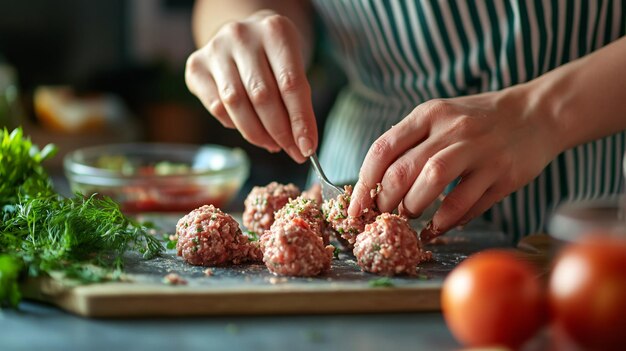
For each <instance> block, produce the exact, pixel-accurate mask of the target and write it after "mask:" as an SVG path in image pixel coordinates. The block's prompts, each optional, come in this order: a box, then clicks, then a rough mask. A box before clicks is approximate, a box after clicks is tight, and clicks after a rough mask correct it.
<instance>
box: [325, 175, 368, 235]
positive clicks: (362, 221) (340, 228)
mask: <svg viewBox="0 0 626 351" xmlns="http://www.w3.org/2000/svg"><path fill="white" fill-rule="evenodd" d="M344 190H345V193H344V194H342V195H339V196H337V198H336V199H330V200H328V201H327V202H325V203H324V205H323V206H322V211H323V213H324V218H325V219H326V221H327V222H328V223H329V224H330V226H331V227H332V228H333V229H334V230H336V231H337V233H339V235H340V236H341V237H342V238H343V239H345V241H347V242H348V245H350V246H352V245H354V242H355V241H356V237H357V235H359V233H361V232H363V230H364V229H365V225H366V224H368V223H371V222H374V220H375V219H376V216H378V215H379V214H380V212H379V211H378V210H377V209H376V208H374V207H372V208H366V209H363V211H362V212H361V215H360V216H358V217H353V216H348V207H349V206H350V196H351V195H352V186H351V185H346V186H345V187H344Z"/></svg>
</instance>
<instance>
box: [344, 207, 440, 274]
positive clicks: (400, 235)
mask: <svg viewBox="0 0 626 351" xmlns="http://www.w3.org/2000/svg"><path fill="white" fill-rule="evenodd" d="M353 252H354V256H356V259H357V263H358V264H359V266H361V268H362V269H363V270H364V271H366V272H371V273H375V274H380V275H400V274H407V275H415V274H416V273H417V272H416V266H417V264H418V263H420V262H422V261H423V260H424V259H425V258H426V257H427V256H428V254H429V253H424V252H423V251H422V247H421V244H420V242H419V241H418V239H417V233H416V232H415V230H413V229H412V228H411V226H410V225H409V223H408V221H407V220H406V219H405V218H404V217H401V216H398V215H394V214H390V213H383V214H381V215H380V216H378V217H377V218H376V221H375V222H373V223H370V224H368V225H366V226H365V231H364V232H363V233H361V234H359V236H358V237H357V238H356V243H355V244H354V251H353Z"/></svg>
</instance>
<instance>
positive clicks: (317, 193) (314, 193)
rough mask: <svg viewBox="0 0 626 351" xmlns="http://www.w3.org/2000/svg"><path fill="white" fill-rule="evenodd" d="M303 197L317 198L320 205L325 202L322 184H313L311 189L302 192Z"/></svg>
mask: <svg viewBox="0 0 626 351" xmlns="http://www.w3.org/2000/svg"><path fill="white" fill-rule="evenodd" d="M302 197H303V198H306V199H311V200H315V202H316V203H317V205H318V206H320V205H321V204H322V202H324V200H323V199H322V186H321V185H320V184H319V183H315V184H313V185H312V186H311V187H310V188H309V189H307V190H305V191H303V192H302Z"/></svg>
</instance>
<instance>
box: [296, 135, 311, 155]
mask: <svg viewBox="0 0 626 351" xmlns="http://www.w3.org/2000/svg"><path fill="white" fill-rule="evenodd" d="M298 146H300V152H301V153H302V155H303V156H304V157H309V156H311V155H313V142H312V141H311V139H309V138H307V137H305V136H301V137H300V138H298Z"/></svg>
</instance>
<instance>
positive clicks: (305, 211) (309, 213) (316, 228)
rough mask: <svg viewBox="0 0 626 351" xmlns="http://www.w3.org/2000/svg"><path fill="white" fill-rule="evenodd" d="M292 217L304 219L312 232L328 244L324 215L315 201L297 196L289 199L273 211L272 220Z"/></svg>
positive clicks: (288, 219)
mask: <svg viewBox="0 0 626 351" xmlns="http://www.w3.org/2000/svg"><path fill="white" fill-rule="evenodd" d="M294 218H301V219H302V220H304V221H305V222H306V223H307V224H308V225H309V227H310V228H311V230H313V232H314V233H316V234H317V235H319V236H321V237H322V239H323V241H324V245H328V243H329V236H328V232H327V231H326V230H324V229H325V223H324V217H323V216H322V211H321V210H320V208H319V206H318V205H317V202H315V201H314V200H311V199H308V198H304V197H302V196H299V197H297V198H295V199H291V200H289V202H287V204H286V205H285V206H283V208H281V209H280V210H278V211H276V212H275V213H274V222H278V221H290V220H292V219H294Z"/></svg>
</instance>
